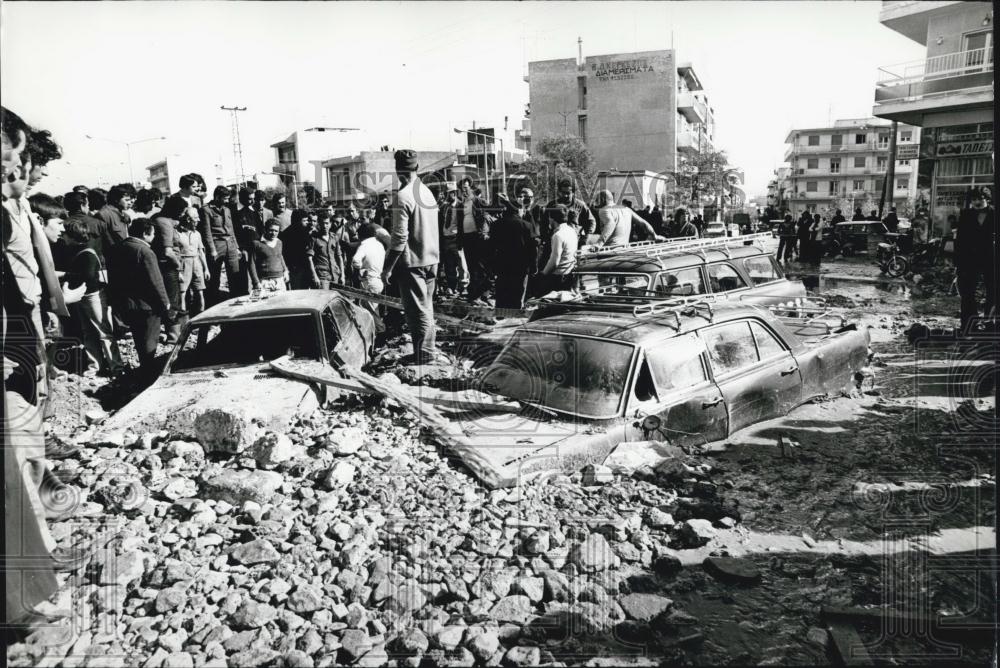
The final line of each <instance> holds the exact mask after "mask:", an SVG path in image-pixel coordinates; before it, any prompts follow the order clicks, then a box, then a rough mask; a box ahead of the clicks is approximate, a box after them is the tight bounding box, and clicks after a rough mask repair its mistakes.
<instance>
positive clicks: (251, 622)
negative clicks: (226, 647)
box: [230, 599, 278, 629]
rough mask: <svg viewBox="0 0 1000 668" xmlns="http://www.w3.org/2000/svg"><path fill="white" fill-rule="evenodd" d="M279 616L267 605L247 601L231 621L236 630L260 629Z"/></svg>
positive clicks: (237, 610) (250, 600) (233, 615)
mask: <svg viewBox="0 0 1000 668" xmlns="http://www.w3.org/2000/svg"><path fill="white" fill-rule="evenodd" d="M277 616H278V611H277V610H275V609H274V608H272V607H271V606H269V605H267V604H266V603H258V602H257V601H255V600H253V599H245V600H244V601H243V603H242V604H241V605H240V607H238V608H237V609H236V612H234V613H233V614H232V616H231V617H230V621H231V622H232V625H233V626H234V627H235V628H242V629H259V628H260V627H262V626H264V625H265V624H267V623H268V622H270V621H271V620H273V619H274V618H275V617H277Z"/></svg>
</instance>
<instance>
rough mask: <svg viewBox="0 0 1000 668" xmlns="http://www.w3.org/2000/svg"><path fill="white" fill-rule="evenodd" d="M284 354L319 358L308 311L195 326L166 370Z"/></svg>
mask: <svg viewBox="0 0 1000 668" xmlns="http://www.w3.org/2000/svg"><path fill="white" fill-rule="evenodd" d="M287 354H292V355H294V356H295V357H296V358H306V359H321V357H322V356H321V355H320V350H319V337H318V332H317V331H316V320H315V318H314V317H313V316H312V315H311V314H308V313H307V314H302V315H286V316H277V317H267V318H247V319H242V320H232V321H224V322H217V323H205V324H201V325H195V326H194V327H192V328H191V330H190V331H189V332H188V335H187V336H186V337H185V339H184V341H183V342H182V343H181V349H180V351H179V352H178V354H177V359H175V360H174V363H173V364H172V365H171V367H170V370H171V371H172V372H174V371H190V370H193V369H203V368H218V367H232V366H246V365H249V364H257V363H260V362H270V361H271V360H275V359H277V358H279V357H281V356H282V355H287Z"/></svg>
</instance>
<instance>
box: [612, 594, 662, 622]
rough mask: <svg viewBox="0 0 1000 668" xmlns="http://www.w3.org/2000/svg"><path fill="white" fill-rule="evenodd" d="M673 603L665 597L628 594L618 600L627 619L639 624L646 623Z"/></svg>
mask: <svg viewBox="0 0 1000 668" xmlns="http://www.w3.org/2000/svg"><path fill="white" fill-rule="evenodd" d="M673 603H674V602H673V601H672V600H670V599H669V598H667V597H665V596H657V595H656V594H628V595H626V596H622V597H620V598H619V599H618V605H620V606H621V607H622V610H624V611H625V614H626V615H627V616H628V617H629V619H634V620H636V621H639V622H648V621H650V620H651V619H653V618H654V617H656V616H657V615H659V614H660V613H661V612H664V611H665V610H667V609H669V608H670V606H671V605H673Z"/></svg>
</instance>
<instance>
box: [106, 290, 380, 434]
mask: <svg viewBox="0 0 1000 668" xmlns="http://www.w3.org/2000/svg"><path fill="white" fill-rule="evenodd" d="M374 339H375V324H374V319H373V317H372V315H371V313H369V312H368V311H367V310H365V309H364V308H361V307H359V306H358V305H356V304H354V303H353V302H351V301H349V300H348V299H347V298H346V297H344V296H342V295H340V294H339V293H337V292H334V291H329V290H293V291H288V292H274V293H270V294H269V296H267V297H266V298H263V299H256V300H255V299H251V298H249V297H241V298H235V299H230V300H227V301H224V302H222V303H220V304H217V305H215V306H213V307H211V308H209V309H208V310H206V311H204V312H202V313H199V314H198V315H197V316H195V317H194V318H192V319H191V320H190V321H189V322H188V323H187V325H186V326H185V328H184V330H183V331H182V333H181V336H180V339H179V342H178V344H177V345H176V346H175V347H174V350H173V351H172V352H171V354H170V357H169V358H168V360H167V363H166V366H165V367H164V370H163V373H162V374H161V375H160V377H159V378H158V379H157V380H156V382H154V383H153V384H152V385H151V386H150V387H149V388H147V389H146V390H145V391H144V392H142V393H141V394H140V395H139V396H138V397H136V398H135V399H134V400H132V401H131V402H130V403H129V404H127V405H126V406H124V407H123V408H122V409H121V410H120V411H119V412H118V413H116V414H115V415H114V416H113V417H112V418H111V419H110V420H109V421H108V422H107V423H106V424H105V427H104V431H105V432H107V431H113V430H122V431H124V430H127V429H130V430H132V431H135V432H137V433H142V432H144V431H159V430H161V429H166V430H168V431H170V432H171V433H173V434H176V435H178V436H182V437H191V438H195V437H197V438H198V440H200V441H201V442H202V445H204V446H205V447H206V448H209V449H217V450H229V451H234V450H236V449H238V448H239V447H241V446H244V445H246V444H247V441H251V440H253V438H254V436H255V434H256V433H257V432H259V431H261V430H264V429H274V430H282V431H283V430H284V429H287V426H288V424H289V423H290V421H291V420H292V419H293V418H294V417H295V416H296V415H297V414H300V413H307V412H311V411H312V410H314V409H315V408H316V407H318V406H319V405H320V404H321V403H323V401H324V400H325V398H326V397H325V393H326V389H325V387H324V386H310V385H309V384H307V383H303V382H301V381H298V380H291V379H288V378H283V377H280V376H277V375H275V374H272V373H271V372H270V370H269V369H268V364H269V362H271V361H272V360H274V359H277V358H278V357H281V356H283V355H291V356H292V357H294V358H297V359H303V358H304V359H314V360H321V361H323V362H324V363H328V364H333V365H335V366H339V365H341V364H343V365H347V366H350V367H353V368H360V367H361V366H362V365H364V364H366V363H367V362H368V361H369V359H370V355H371V351H372V345H373V343H374Z"/></svg>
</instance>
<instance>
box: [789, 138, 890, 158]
mask: <svg viewBox="0 0 1000 668" xmlns="http://www.w3.org/2000/svg"><path fill="white" fill-rule="evenodd" d="M888 150H889V145H888V144H880V143H879V142H877V141H866V142H865V143H864V144H840V145H838V146H833V145H832V144H820V145H819V146H803V145H801V144H792V145H791V146H789V147H788V148H787V149H786V150H785V162H788V161H789V160H790V159H791V158H792V156H793V155H802V154H805V153H808V154H810V155H813V154H818V153H852V152H853V153H858V152H861V151H888Z"/></svg>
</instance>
